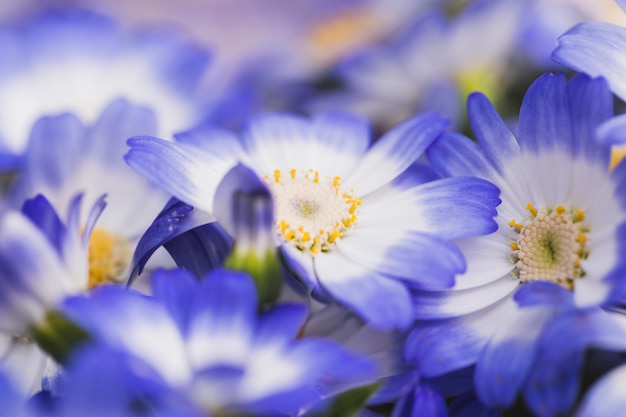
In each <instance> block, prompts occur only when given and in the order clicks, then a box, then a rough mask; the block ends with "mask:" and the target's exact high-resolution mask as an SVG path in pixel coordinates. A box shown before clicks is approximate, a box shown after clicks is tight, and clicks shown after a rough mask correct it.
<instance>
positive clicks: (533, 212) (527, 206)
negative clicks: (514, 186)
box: [526, 203, 537, 217]
mask: <svg viewBox="0 0 626 417" xmlns="http://www.w3.org/2000/svg"><path fill="white" fill-rule="evenodd" d="M526 210H528V211H530V214H532V215H533V217H535V216H536V215H537V209H536V208H535V206H533V205H532V203H528V204H526Z"/></svg>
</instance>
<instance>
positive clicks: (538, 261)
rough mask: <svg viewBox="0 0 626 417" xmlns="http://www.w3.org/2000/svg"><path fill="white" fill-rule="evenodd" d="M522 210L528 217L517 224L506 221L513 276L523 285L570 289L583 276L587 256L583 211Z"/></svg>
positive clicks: (529, 204)
mask: <svg viewBox="0 0 626 417" xmlns="http://www.w3.org/2000/svg"><path fill="white" fill-rule="evenodd" d="M526 210H528V211H529V213H530V215H529V217H528V218H527V219H526V220H524V221H523V222H522V223H521V224H520V223H517V222H516V221H515V220H511V221H510V222H509V226H511V228H512V229H513V230H514V231H515V235H514V236H513V237H512V238H511V242H510V246H511V249H513V254H512V256H511V260H512V262H514V263H515V269H514V271H513V274H514V275H516V276H517V277H519V279H520V281H521V282H523V283H525V282H529V281H548V282H553V283H555V284H559V285H561V286H563V287H565V288H567V289H569V290H571V289H573V288H574V280H575V279H576V278H581V277H583V276H585V271H584V269H583V268H582V265H581V260H583V259H586V258H587V256H588V252H587V248H586V241H587V233H588V232H589V229H588V227H587V226H586V225H585V224H584V222H583V221H584V219H585V212H584V211H583V210H569V211H568V210H566V209H565V207H563V206H556V207H554V208H545V209H543V210H541V211H538V210H537V209H536V208H535V207H534V206H533V205H532V204H531V203H528V205H527V206H526Z"/></svg>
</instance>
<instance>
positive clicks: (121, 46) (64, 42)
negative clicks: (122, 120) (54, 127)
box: [0, 10, 208, 170]
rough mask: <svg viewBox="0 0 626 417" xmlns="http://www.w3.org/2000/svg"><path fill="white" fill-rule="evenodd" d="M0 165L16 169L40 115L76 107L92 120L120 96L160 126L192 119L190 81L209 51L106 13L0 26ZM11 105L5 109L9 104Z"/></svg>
mask: <svg viewBox="0 0 626 417" xmlns="http://www.w3.org/2000/svg"><path fill="white" fill-rule="evenodd" d="M0 54H1V55H2V57H3V58H2V60H3V65H2V68H1V69H0V108H2V109H3V110H1V111H0V126H1V127H0V168H2V169H5V170H6V169H10V168H15V165H16V163H17V160H18V159H19V156H20V155H21V154H22V152H23V151H24V149H25V148H26V144H27V141H28V135H29V132H30V129H31V128H32V126H33V125H34V123H35V121H37V120H38V119H39V118H40V117H41V116H44V115H49V114H59V113H61V112H67V111H70V112H74V113H75V114H77V115H78V117H79V118H80V119H81V120H82V121H83V122H85V123H93V122H95V121H96V119H97V118H98V116H99V115H100V114H101V112H102V111H103V110H104V108H105V107H106V106H108V105H109V103H110V102H111V101H112V100H114V99H117V98H126V99H128V100H132V101H133V102H134V103H136V104H140V105H149V106H152V108H153V109H154V111H155V113H156V114H157V117H158V120H159V132H162V134H164V135H168V136H169V134H170V133H171V132H173V131H177V130H181V129H186V128H189V127H190V126H193V125H194V124H196V123H198V122H199V120H200V117H201V116H202V115H201V114H200V113H199V109H198V106H197V99H196V98H194V96H193V91H194V87H195V85H196V84H197V81H198V79H199V77H200V75H201V74H202V71H203V69H204V67H205V65H206V63H207V61H208V56H207V53H206V52H205V51H204V50H203V49H201V48H199V47H198V46H196V45H194V44H192V43H190V42H188V41H186V40H185V39H183V37H182V36H179V35H178V34H174V33H169V32H166V31H163V30H160V29H154V30H145V31H141V32H132V33H128V32H123V31H122V30H120V29H119V28H118V27H117V26H116V24H115V23H114V22H113V21H112V20H110V19H108V18H107V17H105V16H102V15H98V14H95V13H91V12H87V11H77V10H64V11H60V10H59V11H54V12H48V13H42V14H39V15H35V16H32V17H31V18H29V19H27V20H25V21H24V22H21V23H20V24H19V25H16V26H15V27H3V28H1V29H0ZM9 109H10V110H9Z"/></svg>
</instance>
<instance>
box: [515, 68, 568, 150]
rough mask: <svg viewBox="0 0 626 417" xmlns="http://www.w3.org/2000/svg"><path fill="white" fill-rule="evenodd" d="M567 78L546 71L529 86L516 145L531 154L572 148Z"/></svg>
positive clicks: (522, 109)
mask: <svg viewBox="0 0 626 417" xmlns="http://www.w3.org/2000/svg"><path fill="white" fill-rule="evenodd" d="M573 137H574V133H573V131H572V120H571V117H570V107H569V98H568V91H567V80H566V79H565V76H564V75H563V74H556V75H552V74H545V75H543V76H541V77H539V78H538V79H537V80H536V81H535V82H534V83H533V84H532V85H531V86H530V88H529V89H528V91H527V92H526V95H525V96H524V100H523V101H522V108H521V109H520V116H519V134H518V139H519V144H520V148H521V149H522V150H530V151H531V152H533V153H539V152H545V151H548V150H550V149H555V148H556V149H566V150H571V149H572V142H573Z"/></svg>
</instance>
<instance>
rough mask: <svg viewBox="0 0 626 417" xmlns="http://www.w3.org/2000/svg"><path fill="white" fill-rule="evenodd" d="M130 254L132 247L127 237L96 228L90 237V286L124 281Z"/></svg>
mask: <svg viewBox="0 0 626 417" xmlns="http://www.w3.org/2000/svg"><path fill="white" fill-rule="evenodd" d="M130 256H131V248H130V245H129V243H128V241H127V240H126V239H124V238H123V237H121V236H119V235H116V234H113V233H109V232H108V231H107V230H105V229H103V228H95V229H94V230H93V232H92V233H91V237H90V238H89V283H88V286H89V288H94V287H96V286H98V285H102V284H106V283H107V282H121V281H124V280H125V278H126V277H124V276H122V273H123V272H124V271H125V270H126V268H127V267H128V263H129V261H130Z"/></svg>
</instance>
